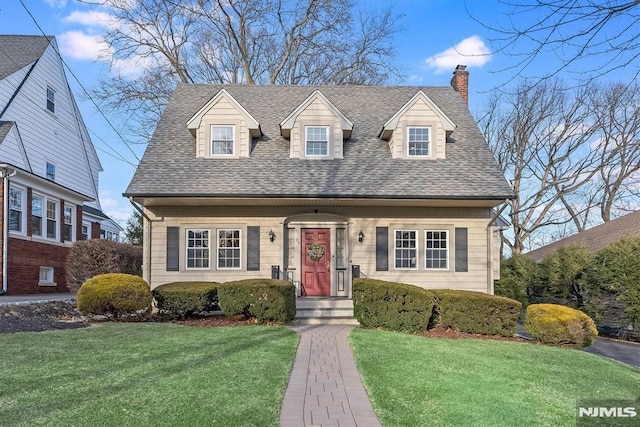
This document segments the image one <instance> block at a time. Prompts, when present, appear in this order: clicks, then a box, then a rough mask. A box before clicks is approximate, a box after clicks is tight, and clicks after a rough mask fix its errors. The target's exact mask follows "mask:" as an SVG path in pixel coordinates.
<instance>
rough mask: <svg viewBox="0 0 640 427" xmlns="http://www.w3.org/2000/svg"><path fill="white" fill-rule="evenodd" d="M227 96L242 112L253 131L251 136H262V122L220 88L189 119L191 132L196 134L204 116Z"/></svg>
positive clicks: (250, 129)
mask: <svg viewBox="0 0 640 427" xmlns="http://www.w3.org/2000/svg"><path fill="white" fill-rule="evenodd" d="M222 98H225V99H226V100H227V101H229V102H230V103H231V104H232V105H233V106H234V107H235V109H236V110H237V111H238V112H239V113H240V114H242V116H243V119H244V121H245V123H246V124H247V127H248V128H249V132H250V133H251V137H253V138H260V137H261V136H262V131H261V129H260V123H258V121H257V120H256V119H254V118H253V116H252V115H251V114H249V112H248V111H247V110H245V109H244V107H243V106H242V105H240V103H239V102H238V101H236V100H235V98H234V97H233V96H231V95H230V94H229V92H227V91H226V90H225V89H220V91H219V92H218V93H216V94H215V96H214V97H213V98H211V99H210V100H209V101H208V102H207V103H206V104H204V105H203V106H202V108H200V109H199V110H198V112H197V113H195V114H194V115H193V116H192V117H191V118H190V119H189V120H187V129H189V130H190V131H191V133H192V134H193V135H194V136H195V133H196V130H197V129H198V128H199V127H200V124H201V122H202V117H204V115H205V114H207V112H208V111H209V110H210V109H211V108H212V107H213V106H214V105H216V103H218V101H220V99H222Z"/></svg>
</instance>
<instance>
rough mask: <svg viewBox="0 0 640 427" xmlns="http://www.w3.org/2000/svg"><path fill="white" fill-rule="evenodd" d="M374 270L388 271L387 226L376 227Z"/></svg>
mask: <svg viewBox="0 0 640 427" xmlns="http://www.w3.org/2000/svg"><path fill="white" fill-rule="evenodd" d="M376 271H389V227H376Z"/></svg>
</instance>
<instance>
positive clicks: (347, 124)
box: [280, 89, 353, 139]
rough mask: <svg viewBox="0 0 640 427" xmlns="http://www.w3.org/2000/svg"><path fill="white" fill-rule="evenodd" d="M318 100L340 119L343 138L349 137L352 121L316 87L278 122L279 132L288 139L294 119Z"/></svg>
mask: <svg viewBox="0 0 640 427" xmlns="http://www.w3.org/2000/svg"><path fill="white" fill-rule="evenodd" d="M316 100H319V101H320V102H322V103H323V104H324V105H325V106H326V107H327V108H328V109H329V110H330V111H331V112H332V113H333V114H334V115H335V116H336V117H337V118H338V120H340V127H341V128H342V136H343V139H349V138H351V132H352V131H353V123H351V120H349V119H348V118H347V116H345V115H344V114H343V113H342V112H341V111H340V110H339V109H338V108H337V107H336V106H335V105H333V103H332V102H331V101H329V99H328V98H327V97H326V96H324V95H323V94H322V92H320V90H318V89H316V90H314V91H313V93H311V95H309V96H308V97H307V98H306V99H305V100H304V101H302V103H301V104H300V105H298V106H297V107H296V108H295V110H293V111H292V112H291V113H290V114H289V115H288V116H287V117H286V118H285V119H284V120H283V121H282V122H280V134H281V135H282V136H283V137H284V138H287V139H289V137H290V135H291V129H292V128H293V126H294V124H295V122H296V119H297V118H298V116H299V115H300V113H301V112H303V111H304V110H306V109H307V107H309V105H311V104H312V103H313V102H314V101H316Z"/></svg>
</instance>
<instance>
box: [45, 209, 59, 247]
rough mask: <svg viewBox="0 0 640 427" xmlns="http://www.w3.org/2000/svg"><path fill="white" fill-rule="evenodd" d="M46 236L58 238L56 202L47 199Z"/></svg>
mask: <svg viewBox="0 0 640 427" xmlns="http://www.w3.org/2000/svg"><path fill="white" fill-rule="evenodd" d="M47 237H48V238H49V239H57V238H58V203H56V202H54V201H53V200H47Z"/></svg>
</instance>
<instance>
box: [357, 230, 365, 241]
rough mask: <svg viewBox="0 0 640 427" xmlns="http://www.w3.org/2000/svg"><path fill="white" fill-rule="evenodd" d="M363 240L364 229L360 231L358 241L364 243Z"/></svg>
mask: <svg viewBox="0 0 640 427" xmlns="http://www.w3.org/2000/svg"><path fill="white" fill-rule="evenodd" d="M363 240H364V233H363V232H362V230H360V232H359V233H358V242H360V243H362V241H363Z"/></svg>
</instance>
